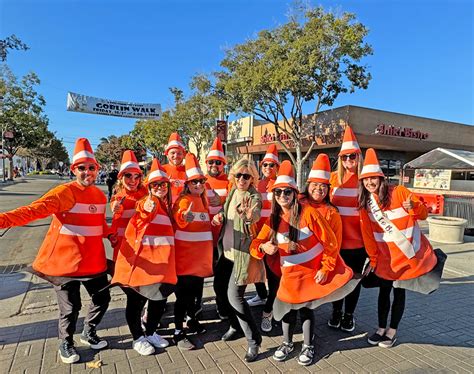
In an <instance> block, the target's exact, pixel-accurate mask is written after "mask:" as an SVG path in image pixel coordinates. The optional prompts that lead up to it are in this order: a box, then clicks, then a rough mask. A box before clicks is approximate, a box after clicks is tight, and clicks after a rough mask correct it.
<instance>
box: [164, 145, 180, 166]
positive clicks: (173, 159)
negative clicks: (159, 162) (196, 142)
mask: <svg viewBox="0 0 474 374" xmlns="http://www.w3.org/2000/svg"><path fill="white" fill-rule="evenodd" d="M167 157H168V161H169V163H170V164H172V165H174V166H179V165H181V164H182V163H183V158H184V152H183V150H182V149H181V148H171V149H170V150H169V151H168V154H167Z"/></svg>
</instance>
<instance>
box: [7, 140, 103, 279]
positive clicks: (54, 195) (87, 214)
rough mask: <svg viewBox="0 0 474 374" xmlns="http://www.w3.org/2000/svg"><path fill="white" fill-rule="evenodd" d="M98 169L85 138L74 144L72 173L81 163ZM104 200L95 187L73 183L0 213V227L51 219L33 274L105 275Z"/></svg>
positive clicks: (67, 275)
mask: <svg viewBox="0 0 474 374" xmlns="http://www.w3.org/2000/svg"><path fill="white" fill-rule="evenodd" d="M84 162H87V163H94V164H96V165H97V161H96V160H95V157H94V153H93V151H92V148H91V146H90V144H89V141H88V140H87V139H85V138H80V139H78V140H77V141H76V146H75V149H74V156H73V164H72V166H71V170H74V168H75V167H76V166H77V165H79V164H81V163H84ZM106 202H107V199H106V197H105V195H104V193H103V192H102V191H101V190H100V189H98V188H97V187H96V186H94V185H91V186H88V187H84V186H82V185H80V184H79V183H77V182H76V181H74V182H70V183H66V184H63V185H60V186H57V187H55V188H53V189H52V190H51V191H49V192H47V193H46V194H45V195H44V196H42V197H41V198H40V199H38V200H36V201H34V202H32V203H31V204H30V205H28V206H25V207H20V208H18V209H15V210H12V211H10V212H6V213H0V227H11V226H22V225H25V224H27V223H29V222H31V221H34V220H36V219H41V218H46V217H48V216H50V215H52V216H53V219H52V222H51V225H50V227H49V230H48V233H47V234H46V237H45V239H44V241H43V244H42V245H41V247H40V249H39V252H38V255H37V256H36V259H35V261H34V262H33V269H34V270H35V271H36V272H39V273H41V274H44V275H46V276H52V277H81V276H90V275H96V274H100V273H103V272H105V270H106V268H107V265H106V257H105V249H104V244H103V242H102V239H103V237H106V236H107V235H108V233H109V228H108V226H107V224H106V222H105V206H106Z"/></svg>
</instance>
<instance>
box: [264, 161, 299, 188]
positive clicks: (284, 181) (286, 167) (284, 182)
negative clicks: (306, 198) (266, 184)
mask: <svg viewBox="0 0 474 374" xmlns="http://www.w3.org/2000/svg"><path fill="white" fill-rule="evenodd" d="M283 187H290V188H293V189H295V190H296V191H298V186H297V185H296V181H295V171H294V169H293V165H292V164H291V162H290V161H288V160H285V161H283V162H282V163H281V165H280V169H279V170H278V176H277V179H276V180H275V183H274V184H273V186H272V188H271V190H272V191H273V190H274V189H275V188H283Z"/></svg>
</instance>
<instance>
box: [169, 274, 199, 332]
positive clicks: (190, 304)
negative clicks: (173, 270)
mask: <svg viewBox="0 0 474 374" xmlns="http://www.w3.org/2000/svg"><path fill="white" fill-rule="evenodd" d="M203 287H204V278H202V277H196V276H194V275H179V276H178V283H177V284H176V291H175V294H176V302H175V303H174V324H175V326H176V330H183V321H184V317H185V316H186V315H187V316H188V317H189V318H190V319H191V320H192V321H194V320H195V314H196V298H197V297H198V296H199V295H200V294H201V292H202V291H201V290H202V288H203ZM188 324H189V322H188Z"/></svg>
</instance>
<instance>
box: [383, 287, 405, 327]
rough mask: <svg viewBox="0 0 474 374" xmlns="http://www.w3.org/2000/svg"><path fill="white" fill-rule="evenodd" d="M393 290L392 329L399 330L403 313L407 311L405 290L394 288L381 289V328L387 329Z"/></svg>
mask: <svg viewBox="0 0 474 374" xmlns="http://www.w3.org/2000/svg"><path fill="white" fill-rule="evenodd" d="M392 290H393V302H392V315H391V318H390V328H392V329H395V330H396V329H397V328H398V324H399V323H400V321H401V319H402V316H403V312H404V311H405V290H404V289H403V288H393V287H392V286H388V287H387V286H386V287H380V291H379V300H378V317H379V327H380V328H383V329H384V328H386V327H387V319H388V312H389V311H390V292H391V291H392Z"/></svg>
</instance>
